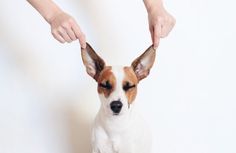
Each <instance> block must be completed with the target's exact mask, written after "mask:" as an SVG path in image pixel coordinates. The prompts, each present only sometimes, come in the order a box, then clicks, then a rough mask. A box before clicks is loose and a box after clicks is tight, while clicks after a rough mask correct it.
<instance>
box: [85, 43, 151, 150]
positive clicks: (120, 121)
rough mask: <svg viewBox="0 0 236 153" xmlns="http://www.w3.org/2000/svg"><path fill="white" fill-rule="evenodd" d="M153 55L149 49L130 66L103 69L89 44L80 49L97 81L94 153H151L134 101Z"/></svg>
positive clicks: (143, 123)
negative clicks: (97, 95) (99, 103)
mask: <svg viewBox="0 0 236 153" xmlns="http://www.w3.org/2000/svg"><path fill="white" fill-rule="evenodd" d="M155 56H156V50H155V49H154V48H153V46H150V47H149V48H148V49H147V50H146V51H145V52H144V53H143V54H142V55H141V56H139V57H138V58H136V59H135V60H134V61H133V62H132V64H131V66H124V67H123V66H106V64H105V62H104V61H103V59H102V58H101V57H99V56H98V55H97V54H96V52H95V51H94V50H93V48H92V47H91V46H90V45H89V44H88V43H87V46H86V48H85V49H82V59H83V63H84V65H85V67H86V71H87V73H88V74H89V75H90V76H91V77H92V78H94V79H95V80H96V81H97V84H98V86H97V91H98V93H99V98H100V101H101V107H100V110H99V112H98V114H97V116H96V119H95V121H94V125H93V129H92V149H93V150H92V151H93V153H150V151H151V134H150V131H149V128H148V126H147V124H146V122H145V121H144V119H143V118H142V117H141V116H140V115H139V114H138V112H137V110H136V108H135V106H134V100H135V97H136V94H137V86H138V83H139V81H140V80H142V79H144V78H145V77H146V76H147V75H148V74H149V72H150V69H151V67H152V65H153V63H154V61H155Z"/></svg>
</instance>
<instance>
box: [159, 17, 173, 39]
mask: <svg viewBox="0 0 236 153" xmlns="http://www.w3.org/2000/svg"><path fill="white" fill-rule="evenodd" d="M174 25H175V21H174V19H172V18H169V19H168V20H167V21H166V22H165V26H164V27H163V28H162V31H161V32H162V34H161V38H164V37H166V36H168V34H169V33H170V32H171V30H172V29H173V27H174Z"/></svg>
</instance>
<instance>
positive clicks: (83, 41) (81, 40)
mask: <svg viewBox="0 0 236 153" xmlns="http://www.w3.org/2000/svg"><path fill="white" fill-rule="evenodd" d="M72 30H73V31H74V33H75V36H76V38H78V39H79V43H80V46H81V47H82V48H86V39H85V35H84V34H83V33H82V31H81V30H80V27H79V25H77V24H75V25H73V26H72Z"/></svg>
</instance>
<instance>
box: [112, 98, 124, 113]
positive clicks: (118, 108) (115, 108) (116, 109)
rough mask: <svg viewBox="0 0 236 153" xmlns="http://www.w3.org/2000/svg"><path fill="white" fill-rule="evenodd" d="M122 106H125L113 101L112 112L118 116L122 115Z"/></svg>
mask: <svg viewBox="0 0 236 153" xmlns="http://www.w3.org/2000/svg"><path fill="white" fill-rule="evenodd" d="M122 106H123V104H122V103H121V101H113V102H111V104H110V107H111V110H112V111H113V113H114V114H115V115H118V114H119V113H120V111H121V109H122Z"/></svg>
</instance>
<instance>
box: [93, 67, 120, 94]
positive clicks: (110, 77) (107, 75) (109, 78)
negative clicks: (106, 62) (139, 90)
mask: <svg viewBox="0 0 236 153" xmlns="http://www.w3.org/2000/svg"><path fill="white" fill-rule="evenodd" d="M97 82H98V88H97V90H98V93H99V94H104V96H105V97H106V98H107V97H109V96H110V94H111V93H112V92H113V91H114V89H115V87H116V78H115V76H114V74H113V73H112V71H111V66H106V67H105V68H104V69H103V70H102V72H101V73H100V75H99V77H98V79H97ZM106 82H109V84H110V85H111V89H106V88H104V87H101V86H100V84H104V85H105V84H106Z"/></svg>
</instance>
